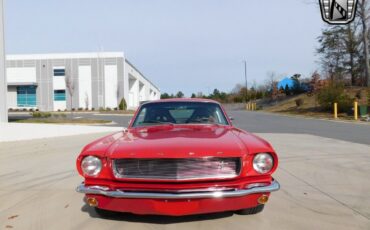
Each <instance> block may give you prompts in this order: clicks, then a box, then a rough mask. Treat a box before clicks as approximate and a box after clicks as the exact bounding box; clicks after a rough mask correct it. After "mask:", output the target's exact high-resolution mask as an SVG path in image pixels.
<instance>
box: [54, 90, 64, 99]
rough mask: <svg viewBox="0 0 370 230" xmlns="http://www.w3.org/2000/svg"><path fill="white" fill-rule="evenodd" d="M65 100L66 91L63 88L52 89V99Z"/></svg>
mask: <svg viewBox="0 0 370 230" xmlns="http://www.w3.org/2000/svg"><path fill="white" fill-rule="evenodd" d="M65 100H66V91H65V90H64V89H63V90H54V101H65Z"/></svg>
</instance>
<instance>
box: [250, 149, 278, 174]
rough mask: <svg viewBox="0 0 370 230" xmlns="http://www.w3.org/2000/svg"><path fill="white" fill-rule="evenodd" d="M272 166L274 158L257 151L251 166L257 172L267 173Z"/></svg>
mask: <svg viewBox="0 0 370 230" xmlns="http://www.w3.org/2000/svg"><path fill="white" fill-rule="evenodd" d="M272 167H274V159H273V158H272V156H271V155H270V154H268V153H259V154H257V155H256V156H254V159H253V168H254V170H256V172H258V173H261V174H262V173H268V172H270V171H271V169H272Z"/></svg>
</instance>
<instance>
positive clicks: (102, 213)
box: [94, 207, 119, 218]
mask: <svg viewBox="0 0 370 230" xmlns="http://www.w3.org/2000/svg"><path fill="white" fill-rule="evenodd" d="M94 209H95V212H96V214H98V216H100V217H103V218H104V217H105V218H109V217H115V216H117V215H119V213H118V212H114V211H109V210H105V209H100V208H96V207H95V208H94Z"/></svg>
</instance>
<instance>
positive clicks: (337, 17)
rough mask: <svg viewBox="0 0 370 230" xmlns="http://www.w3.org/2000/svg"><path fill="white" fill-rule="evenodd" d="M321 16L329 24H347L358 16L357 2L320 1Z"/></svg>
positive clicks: (352, 0) (341, 0)
mask: <svg viewBox="0 0 370 230" xmlns="http://www.w3.org/2000/svg"><path fill="white" fill-rule="evenodd" d="M319 1H320V7H321V15H322V18H323V20H324V21H325V22H327V23H329V24H347V23H350V22H351V21H353V19H354V18H355V14H356V6H357V0H319Z"/></svg>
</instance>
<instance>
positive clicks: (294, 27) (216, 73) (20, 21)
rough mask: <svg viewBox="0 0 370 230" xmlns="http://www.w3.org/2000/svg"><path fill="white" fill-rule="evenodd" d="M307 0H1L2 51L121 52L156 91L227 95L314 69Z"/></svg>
mask: <svg viewBox="0 0 370 230" xmlns="http://www.w3.org/2000/svg"><path fill="white" fill-rule="evenodd" d="M307 1H308V0H284V1H277V0H264V1H261V0H254V1H252V0H32V1H30V0H5V39H6V52H7V53H8V54H31V53H63V52H95V51H101V50H103V51H120V52H121V51H123V52H124V53H125V56H126V58H127V59H129V60H130V61H131V62H132V63H133V64H134V65H135V66H136V67H137V68H138V69H139V70H140V71H141V72H142V73H143V74H144V75H145V76H146V77H147V78H149V79H150V80H151V81H152V82H153V83H154V84H156V85H157V86H158V87H159V88H160V89H161V91H162V92H169V93H176V92H177V91H179V90H181V91H183V92H184V93H185V95H187V96H189V95H190V94H191V93H193V92H194V93H197V92H203V93H205V94H207V93H209V92H212V91H213V89H214V88H218V89H219V90H222V91H226V92H229V91H231V90H232V89H233V88H234V86H235V85H236V84H238V83H242V84H244V82H245V81H244V64H243V60H247V67H248V71H247V72H248V84H249V85H252V84H253V83H254V82H255V83H257V84H263V83H264V82H265V80H266V78H267V73H268V72H275V73H277V74H278V75H279V76H280V77H283V76H284V75H293V74H295V73H300V74H302V75H303V76H309V75H310V74H311V73H312V72H313V71H315V70H316V69H318V68H319V65H318V63H317V62H316V61H317V60H318V57H317V56H316V55H315V49H316V48H317V46H318V44H317V39H316V38H317V37H318V36H319V35H320V33H321V30H322V28H323V27H324V23H323V22H322V19H321V15H320V9H319V7H318V6H317V5H315V4H313V3H311V4H309V3H307Z"/></svg>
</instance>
